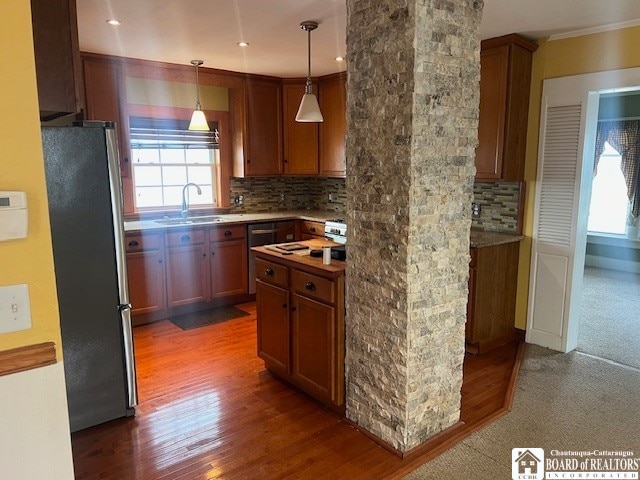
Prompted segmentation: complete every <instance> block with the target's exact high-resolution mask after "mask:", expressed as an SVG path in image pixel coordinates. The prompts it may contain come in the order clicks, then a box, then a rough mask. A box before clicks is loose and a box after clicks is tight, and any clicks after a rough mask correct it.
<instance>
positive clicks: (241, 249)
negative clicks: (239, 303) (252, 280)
mask: <svg viewBox="0 0 640 480" xmlns="http://www.w3.org/2000/svg"><path fill="white" fill-rule="evenodd" d="M210 246H211V251H210V252H209V258H210V260H211V262H210V264H211V298H214V299H215V298H224V297H230V296H232V295H242V294H246V293H247V242H246V241H245V240H244V239H240V240H228V241H225V242H211V244H210Z"/></svg>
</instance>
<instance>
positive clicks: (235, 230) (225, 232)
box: [209, 225, 246, 242]
mask: <svg viewBox="0 0 640 480" xmlns="http://www.w3.org/2000/svg"><path fill="white" fill-rule="evenodd" d="M245 230H246V227H245V226H244V225H231V226H228V227H216V228H212V229H211V230H209V240H210V241H211V242H219V241H222V240H236V239H238V238H244V237H245V233H244V232H245Z"/></svg>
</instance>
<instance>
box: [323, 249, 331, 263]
mask: <svg viewBox="0 0 640 480" xmlns="http://www.w3.org/2000/svg"><path fill="white" fill-rule="evenodd" d="M322 264H323V265H331V247H322Z"/></svg>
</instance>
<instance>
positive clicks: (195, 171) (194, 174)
mask: <svg viewBox="0 0 640 480" xmlns="http://www.w3.org/2000/svg"><path fill="white" fill-rule="evenodd" d="M187 169H188V170H189V181H190V182H193V183H197V184H198V185H211V182H212V180H213V178H212V175H211V167H205V166H202V167H187Z"/></svg>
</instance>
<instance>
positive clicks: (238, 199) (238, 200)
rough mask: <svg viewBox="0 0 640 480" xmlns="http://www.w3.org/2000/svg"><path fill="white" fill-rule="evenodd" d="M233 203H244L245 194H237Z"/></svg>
mask: <svg viewBox="0 0 640 480" xmlns="http://www.w3.org/2000/svg"><path fill="white" fill-rule="evenodd" d="M233 203H235V204H236V205H244V196H243V195H236V196H235V197H233Z"/></svg>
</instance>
